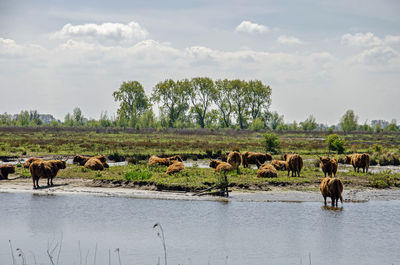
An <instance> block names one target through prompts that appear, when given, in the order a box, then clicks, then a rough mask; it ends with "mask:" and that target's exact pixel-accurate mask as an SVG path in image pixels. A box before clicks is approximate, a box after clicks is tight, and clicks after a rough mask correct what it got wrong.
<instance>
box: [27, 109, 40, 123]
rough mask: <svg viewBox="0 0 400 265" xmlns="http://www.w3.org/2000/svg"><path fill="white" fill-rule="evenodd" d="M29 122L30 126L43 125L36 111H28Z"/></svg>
mask: <svg viewBox="0 0 400 265" xmlns="http://www.w3.org/2000/svg"><path fill="white" fill-rule="evenodd" d="M29 120H30V123H31V124H32V125H42V124H43V122H42V120H41V119H40V116H39V113H38V111H37V110H31V111H29Z"/></svg>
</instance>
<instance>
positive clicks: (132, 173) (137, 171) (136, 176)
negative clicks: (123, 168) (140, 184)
mask: <svg viewBox="0 0 400 265" xmlns="http://www.w3.org/2000/svg"><path fill="white" fill-rule="evenodd" d="M152 176H153V174H152V173H151V172H150V171H148V170H147V169H143V168H140V167H134V168H132V169H130V170H128V171H127V172H125V176H124V177H125V179H126V180H128V181H133V180H146V179H150V178H151V177H152Z"/></svg>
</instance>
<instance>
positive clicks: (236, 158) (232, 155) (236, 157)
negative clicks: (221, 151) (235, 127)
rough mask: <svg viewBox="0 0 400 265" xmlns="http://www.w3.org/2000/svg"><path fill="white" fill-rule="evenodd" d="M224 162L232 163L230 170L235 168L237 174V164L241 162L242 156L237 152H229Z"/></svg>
mask: <svg viewBox="0 0 400 265" xmlns="http://www.w3.org/2000/svg"><path fill="white" fill-rule="evenodd" d="M226 162H228V163H229V164H231V165H232V170H234V169H236V171H237V173H238V174H239V166H240V164H241V163H242V156H241V155H240V153H239V152H236V151H234V152H229V154H228V158H227V159H226Z"/></svg>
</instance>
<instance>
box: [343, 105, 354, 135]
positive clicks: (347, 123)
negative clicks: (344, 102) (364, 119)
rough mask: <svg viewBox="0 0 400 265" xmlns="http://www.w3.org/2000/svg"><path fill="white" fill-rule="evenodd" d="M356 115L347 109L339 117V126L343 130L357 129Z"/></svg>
mask: <svg viewBox="0 0 400 265" xmlns="http://www.w3.org/2000/svg"><path fill="white" fill-rule="evenodd" d="M357 122H358V116H356V115H355V114H354V111H353V110H348V111H346V113H345V114H344V115H343V116H342V118H341V119H340V126H341V127H342V130H343V131H345V132H350V131H355V130H357Z"/></svg>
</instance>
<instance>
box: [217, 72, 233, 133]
mask: <svg viewBox="0 0 400 265" xmlns="http://www.w3.org/2000/svg"><path fill="white" fill-rule="evenodd" d="M215 90H216V91H215V94H214V97H213V101H214V103H215V105H217V107H218V109H219V111H220V112H221V117H222V120H223V127H226V128H229V127H231V125H232V122H231V114H232V113H233V112H234V110H235V107H234V105H233V104H232V101H231V99H232V97H233V87H232V84H231V82H230V81H229V80H228V79H224V80H217V81H215Z"/></svg>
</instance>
